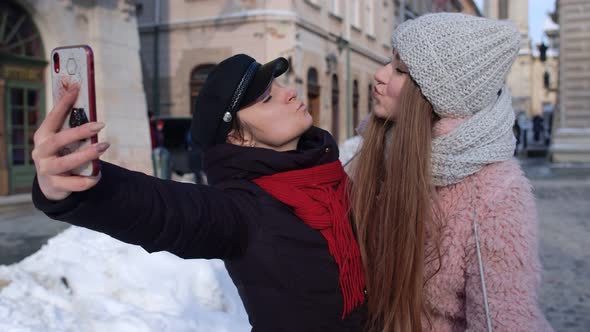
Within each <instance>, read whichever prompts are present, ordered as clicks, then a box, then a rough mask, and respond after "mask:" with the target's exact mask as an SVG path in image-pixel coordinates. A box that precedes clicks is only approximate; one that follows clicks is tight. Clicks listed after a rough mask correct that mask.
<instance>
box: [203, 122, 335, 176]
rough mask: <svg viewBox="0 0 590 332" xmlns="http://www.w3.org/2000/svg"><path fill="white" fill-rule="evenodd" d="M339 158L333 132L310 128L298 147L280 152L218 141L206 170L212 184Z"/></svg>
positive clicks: (211, 150) (206, 154)
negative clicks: (331, 133) (219, 142)
mask: <svg viewBox="0 0 590 332" xmlns="http://www.w3.org/2000/svg"><path fill="white" fill-rule="evenodd" d="M337 159H338V146H337V145H336V142H335V141H334V138H333V137H332V135H330V133H328V132H327V131H325V130H322V129H320V128H317V127H312V128H310V129H309V130H308V131H307V132H305V133H304V134H303V135H302V136H301V139H300V140H299V145H298V147H297V150H294V151H286V152H278V151H274V150H270V149H264V148H256V147H254V148H251V147H243V146H238V145H233V144H228V143H224V144H218V145H216V146H213V147H211V148H210V149H209V150H207V152H206V153H205V159H204V170H205V173H206V174H207V179H208V181H209V184H211V185H215V184H217V183H220V182H223V181H228V180H237V179H244V180H252V179H255V178H258V177H261V176H265V175H272V174H275V173H279V172H286V171H292V170H296V169H304V168H309V167H314V166H318V165H322V164H325V163H329V162H332V161H335V160H337Z"/></svg>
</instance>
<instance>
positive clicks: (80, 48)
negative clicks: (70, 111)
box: [51, 45, 100, 176]
mask: <svg viewBox="0 0 590 332" xmlns="http://www.w3.org/2000/svg"><path fill="white" fill-rule="evenodd" d="M82 52H84V54H85V65H84V64H82V65H81V68H78V65H79V64H78V62H81V61H80V60H82V59H81V58H80V56H81V54H82ZM55 54H57V58H56V56H55ZM65 58H67V62H64V61H65ZM72 59H73V63H74V64H75V65H72V66H70V64H71V62H72V61H71V60H72ZM51 60H52V66H51V77H52V82H53V99H54V104H55V103H56V102H57V100H58V99H59V97H60V96H61V95H63V93H64V91H65V90H64V85H63V81H62V80H67V81H68V82H70V81H72V80H73V81H74V82H76V81H77V83H79V84H80V92H79V95H78V100H77V101H76V103H75V104H74V107H73V108H76V106H77V105H78V103H80V99H83V100H82V101H81V103H82V105H84V106H85V105H86V104H87V107H88V117H89V119H88V120H89V121H90V122H92V121H97V118H96V94H95V85H94V54H93V52H92V49H91V48H90V46H88V45H73V46H63V47H58V48H55V49H54V50H53V51H52V52H51ZM56 61H57V65H56ZM64 64H65V65H64ZM71 68H74V69H73V70H72V71H70V69H71ZM63 71H67V73H66V74H67V75H71V77H70V76H65V75H66V74H64V73H63ZM72 77H74V78H72ZM84 90H86V93H85V91H84ZM86 98H87V99H86ZM69 118H70V116H68V117H66V120H65V121H64V125H63V127H62V130H63V129H67V128H70V126H69V123H68V119H69ZM95 143H98V137H97V135H94V136H92V137H91V138H90V143H89V144H95ZM76 145H77V147H74V148H72V149H71V150H70V149H69V148H70V147H69V146H68V150H67V151H68V152H65V153H71V152H74V151H75V150H77V149H78V148H80V147H81V146H83V145H87V144H86V142H80V143H77V144H76ZM99 172H100V163H99V161H98V160H93V161H92V162H91V163H89V165H84V166H83V167H80V168H79V169H77V170H76V171H75V172H74V173H75V174H78V175H85V176H96V175H98V173H99Z"/></svg>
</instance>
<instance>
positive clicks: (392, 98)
mask: <svg viewBox="0 0 590 332" xmlns="http://www.w3.org/2000/svg"><path fill="white" fill-rule="evenodd" d="M392 59H393V60H392V61H391V62H390V63H388V64H386V65H385V66H383V67H381V68H379V70H377V71H376V72H375V75H374V76H373V79H374V80H375V84H374V88H373V98H374V100H375V105H374V109H373V111H374V113H375V116H377V117H378V118H382V119H389V120H393V121H395V120H396V118H397V115H398V112H399V108H400V101H401V92H402V87H403V86H404V84H405V82H406V81H407V80H408V79H409V75H408V69H407V68H406V66H405V65H404V64H403V63H402V62H401V61H400V59H399V55H398V54H397V52H396V51H395V50H394V51H393V58H392Z"/></svg>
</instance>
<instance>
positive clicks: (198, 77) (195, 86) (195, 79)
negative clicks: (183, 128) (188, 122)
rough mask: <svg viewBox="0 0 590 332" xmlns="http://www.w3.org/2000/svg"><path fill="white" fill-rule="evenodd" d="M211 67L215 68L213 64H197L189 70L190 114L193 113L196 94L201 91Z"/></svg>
mask: <svg viewBox="0 0 590 332" xmlns="http://www.w3.org/2000/svg"><path fill="white" fill-rule="evenodd" d="M213 68H215V64H211V63H208V64H203V65H198V66H197V67H195V69H193V71H192V72H191V78H190V98H191V100H190V103H191V114H193V113H194V112H195V101H196V99H197V96H198V95H199V92H200V91H201V88H202V87H203V84H205V81H206V80H207V76H209V73H210V72H211V70H213Z"/></svg>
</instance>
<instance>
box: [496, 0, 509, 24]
mask: <svg viewBox="0 0 590 332" xmlns="http://www.w3.org/2000/svg"><path fill="white" fill-rule="evenodd" d="M498 6H499V7H498V18H499V19H501V20H507V19H508V0H500V1H498Z"/></svg>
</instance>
